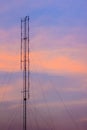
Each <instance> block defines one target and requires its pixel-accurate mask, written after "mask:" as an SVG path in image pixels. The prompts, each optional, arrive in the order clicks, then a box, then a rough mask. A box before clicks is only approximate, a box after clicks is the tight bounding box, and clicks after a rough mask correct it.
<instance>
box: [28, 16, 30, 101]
mask: <svg viewBox="0 0 87 130" xmlns="http://www.w3.org/2000/svg"><path fill="white" fill-rule="evenodd" d="M29 49H30V48H29V17H28V99H29V86H30V81H29V77H30V72H29V67H30V64H29V62H30V61H29V51H30V50H29Z"/></svg>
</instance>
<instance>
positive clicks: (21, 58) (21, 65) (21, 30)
mask: <svg viewBox="0 0 87 130" xmlns="http://www.w3.org/2000/svg"><path fill="white" fill-rule="evenodd" d="M20 67H21V70H22V19H21V61H20Z"/></svg>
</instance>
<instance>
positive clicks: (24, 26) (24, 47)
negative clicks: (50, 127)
mask: <svg viewBox="0 0 87 130" xmlns="http://www.w3.org/2000/svg"><path fill="white" fill-rule="evenodd" d="M20 55H21V61H20V66H21V70H22V71H23V130H27V100H28V99H29V87H30V84H29V65H30V60H29V16H26V17H25V18H23V19H21V54H20Z"/></svg>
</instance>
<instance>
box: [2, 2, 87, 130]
mask: <svg viewBox="0 0 87 130" xmlns="http://www.w3.org/2000/svg"><path fill="white" fill-rule="evenodd" d="M26 15H29V16H30V71H31V75H30V81H31V86H30V95H31V97H30V105H29V104H28V106H30V108H29V107H28V109H29V111H30V112H31V114H30V117H31V118H30V119H29V121H30V122H32V123H31V124H30V123H29V124H28V125H29V127H30V125H31V126H32V127H33V128H32V129H33V130H36V129H37V128H36V124H35V123H36V122H35V120H34V117H35V118H36V120H37V123H38V124H39V128H38V130H39V129H40V130H43V129H44V130H48V129H49V128H48V127H47V124H50V128H52V127H53V126H55V130H58V128H60V129H63V130H68V129H69V130H74V129H75V130H77V129H76V126H75V122H76V124H77V125H78V127H79V129H78V130H86V129H87V114H86V113H87V110H86V109H87V36H86V35H87V1H86V0H44V1H41V0H3V1H0V18H1V19H0V95H1V96H0V101H1V103H0V113H2V114H1V118H0V122H1V123H0V124H2V125H0V129H3V130H7V129H6V127H5V126H9V124H10V126H9V127H8V129H9V130H10V129H11V128H12V129H13V126H17V128H16V127H14V130H15V129H16V130H17V129H19V128H20V126H21V125H20V124H21V123H20V122H21V120H20V119H19V118H20V115H21V114H20V115H19V114H18V111H20V112H22V98H21V96H22V95H21V93H20V92H21V91H22V87H21V86H22V74H21V72H20V20H21V18H24V17H25V16H26ZM20 102H21V103H20ZM6 107H7V108H6ZM67 111H68V113H67ZM12 113H15V114H17V115H18V117H17V116H16V115H15V114H13V117H12V121H11V117H10V114H11V115H12ZM35 113H36V114H35ZM37 115H38V117H37ZM41 117H42V118H41ZM21 118H22V115H21ZM59 118H60V119H59ZM8 119H9V122H10V123H9V124H8ZM49 119H51V120H50V121H49ZM66 119H67V120H66ZM40 120H41V122H40ZM52 120H53V122H54V123H52ZM57 120H58V122H59V124H58V122H57ZM73 120H74V122H73ZM16 121H17V122H16ZM48 121H49V122H48ZM18 122H19V124H17V123H18ZM12 123H13V124H12ZM15 124H16V125H15ZM48 126H49V125H48Z"/></svg>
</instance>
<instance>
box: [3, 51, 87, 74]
mask: <svg viewBox="0 0 87 130" xmlns="http://www.w3.org/2000/svg"><path fill="white" fill-rule="evenodd" d="M30 69H31V71H37V72H40V71H41V72H48V73H60V74H61V73H62V74H65V73H72V74H74V73H87V67H86V63H84V62H83V61H81V60H78V59H72V57H70V56H67V55H65V56H63V55H60V54H58V52H56V53H55V51H54V52H53V51H36V52H31V53H30ZM0 70H7V71H18V70H20V56H19V55H18V54H14V53H13V54H12V52H11V53H10V52H6V53H3V52H0Z"/></svg>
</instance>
